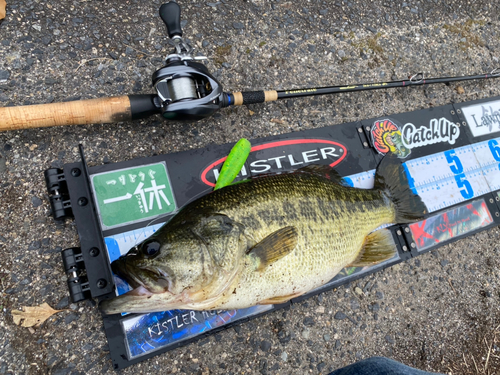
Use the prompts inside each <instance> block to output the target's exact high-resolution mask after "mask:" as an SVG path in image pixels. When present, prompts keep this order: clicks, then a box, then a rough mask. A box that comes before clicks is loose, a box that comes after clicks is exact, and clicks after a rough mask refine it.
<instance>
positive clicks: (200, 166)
mask: <svg viewBox="0 0 500 375" xmlns="http://www.w3.org/2000/svg"><path fill="white" fill-rule="evenodd" d="M497 113H500V98H499V97H497V98H490V99H484V100H480V101H473V102H467V103H460V104H454V105H446V106H442V107H436V108H430V109H425V110H419V111H415V112H409V113H402V114H394V115H389V116H383V117H380V118H374V119H369V120H363V121H360V122H352V123H346V124H341V125H335V126H329V127H324V128H318V129H311V130H305V131H301V132H294V133H289V134H283V135H277V136H272V137H266V138H260V139H254V140H251V144H252V152H251V153H250V156H249V158H248V160H247V162H246V163H245V166H244V167H243V168H242V170H241V173H240V175H239V176H238V178H237V180H238V179H245V178H248V177H254V176H257V175H259V174H266V173H280V172H287V171H292V170H295V169H298V168H300V167H303V166H306V165H309V164H323V165H330V166H331V167H332V168H335V169H336V170H337V171H338V172H339V174H340V175H341V176H343V177H344V178H345V180H346V182H347V183H349V184H350V185H351V186H354V187H358V188H370V187H371V186H373V177H374V172H375V168H376V166H377V165H378V162H379V161H380V160H381V158H382V157H383V154H384V153H386V152H388V151H391V152H393V153H396V154H398V156H399V157H400V158H401V159H402V162H403V165H404V166H405V169H406V171H407V175H408V177H409V180H410V182H411V186H412V189H413V191H414V192H415V193H417V194H419V195H420V196H421V197H422V199H423V200H424V202H425V203H426V205H427V207H428V208H429V211H430V214H429V217H427V218H426V219H425V220H422V221H421V222H419V223H414V224H410V225H393V226H391V227H390V228H389V230H390V231H391V233H392V234H393V238H394V241H395V244H396V250H397V254H396V256H395V257H394V258H393V259H390V260H388V261H386V262H383V263H381V264H378V265H375V266H372V267H363V268H361V267H356V268H355V267H351V268H346V269H344V270H343V271H342V272H341V273H339V275H337V276H336V277H335V278H334V279H333V280H332V281H330V282H329V283H327V284H326V285H324V286H322V287H320V288H318V289H316V290H314V291H311V292H310V293H308V294H307V295H305V296H301V297H300V298H297V299H294V300H292V301H291V302H288V303H285V304H282V305H265V306H258V307H255V308H250V309H244V310H233V311H227V312H193V311H172V312H163V313H152V314H130V315H125V316H120V315H113V316H103V322H104V327H105V330H106V334H107V337H108V341H109V344H110V351H111V357H112V359H113V362H114V366H115V368H116V369H119V368H123V367H126V366H129V365H132V364H134V363H137V362H140V361H142V360H144V359H147V358H150V357H152V356H155V355H157V354H159V353H162V352H165V351H168V350H171V349H173V348H175V347H178V346H181V345H186V344H189V343H190V342H192V341H194V340H198V339H200V338H201V337H203V336H205V335H208V334H213V333H214V332H216V331H217V330H220V329H225V328H227V327H229V326H231V325H232V324H240V323H242V322H244V321H247V320H248V319H253V318H255V317H258V316H260V315H262V314H265V313H268V312H270V311H274V310H276V309H280V308H286V307H287V306H289V305H290V303H295V302H298V301H300V300H303V299H305V298H309V297H310V296H312V295H314V294H317V293H321V292H324V291H326V290H329V289H332V288H336V287H338V286H340V285H343V284H346V283H349V282H351V281H353V280H356V279H358V278H361V277H363V276H365V275H367V274H370V273H373V272H376V271H378V270H381V269H384V268H386V267H389V266H391V265H394V264H396V263H399V262H402V261H404V260H407V259H409V258H410V257H413V256H418V255H420V254H422V253H425V252H427V251H430V250H432V249H435V248H436V247H439V246H442V245H445V244H448V243H450V242H452V241H456V240H457V239H460V238H463V237H465V236H468V235H471V234H474V233H477V232H478V231H481V230H485V229H488V228H490V227H492V226H495V225H498V224H499V223H500V218H499V216H500V214H499V208H500V206H499V201H500V194H499V190H500V168H499V165H500V164H499V163H500V146H499V144H500V123H499V124H497V122H495V121H496V120H497V118H498V119H499V120H500V115H498V116H497ZM474 127H477V128H478V129H480V130H477V129H476V128H474ZM485 129H487V131H485ZM497 138H499V140H498V141H497ZM232 146H233V144H226V145H211V146H208V147H205V148H203V149H197V150H189V151H185V152H179V153H174V154H168V155H158V156H153V157H148V158H142V159H134V160H130V161H124V162H120V163H115V164H106V165H102V166H94V167H90V168H88V176H87V175H86V173H87V172H86V170H87V168H86V164H85V161H84V160H82V162H80V163H72V164H68V165H65V166H64V168H63V170H55V169H50V170H48V171H46V176H47V175H48V176H49V178H48V177H46V179H47V185H48V188H49V194H50V195H51V203H52V207H53V211H54V215H55V216H57V217H59V218H61V217H64V216H67V217H71V216H74V217H75V220H76V222H77V229H78V232H79V236H80V240H81V248H80V249H74V248H72V249H67V250H64V251H63V257H65V267H66V271H67V273H68V276H69V281H68V286H69V287H70V291H71V292H70V293H71V297H72V300H73V301H75V302H76V301H78V300H82V299H84V298H90V297H94V298H95V297H103V296H104V297H106V298H109V297H112V296H114V295H115V294H114V290H115V289H116V290H118V291H119V292H120V293H122V292H125V291H126V290H127V289H126V287H127V286H126V285H123V282H122V281H121V280H119V279H118V278H114V277H112V276H111V271H110V267H109V264H110V262H111V261H112V260H114V259H116V258H117V257H118V256H119V255H120V254H122V253H124V252H126V251H127V250H128V249H129V248H131V247H132V246H133V245H135V244H137V243H138V242H141V241H142V240H143V239H145V238H147V236H149V235H151V234H152V233H153V232H154V231H155V230H157V229H158V228H159V227H161V225H162V223H164V222H165V221H167V220H168V219H169V218H170V217H172V216H173V215H175V213H176V212H177V211H178V210H179V209H180V208H181V207H183V206H184V205H186V204H187V203H189V202H191V201H192V200H194V199H196V198H198V197H200V196H202V195H204V194H207V193H209V192H210V191H212V189H213V186H214V185H215V181H216V177H217V175H218V173H219V171H220V168H221V166H222V164H223V162H224V160H225V157H226V156H227V154H228V153H229V151H230V149H231V148H232ZM82 155H83V152H82ZM75 168H76V169H79V170H81V172H82V173H81V174H78V173H74V172H72V171H74V170H75ZM82 199H83V200H82ZM82 203H85V204H82Z"/></svg>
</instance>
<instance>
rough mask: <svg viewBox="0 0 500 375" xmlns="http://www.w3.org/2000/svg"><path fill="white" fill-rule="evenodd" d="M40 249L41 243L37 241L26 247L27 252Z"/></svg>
mask: <svg viewBox="0 0 500 375" xmlns="http://www.w3.org/2000/svg"><path fill="white" fill-rule="evenodd" d="M41 247H42V242H41V241H38V240H37V241H33V242H32V243H30V245H29V246H28V250H38V249H39V248H41Z"/></svg>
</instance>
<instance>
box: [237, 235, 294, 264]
mask: <svg viewBox="0 0 500 375" xmlns="http://www.w3.org/2000/svg"><path fill="white" fill-rule="evenodd" d="M297 238H298V234H297V230H296V229H295V227H284V228H281V229H279V230H277V231H276V232H273V233H271V234H270V235H269V236H267V237H266V238H264V239H263V240H262V241H260V242H259V243H257V244H256V245H255V246H253V247H252V248H251V249H250V250H249V251H248V252H247V254H248V255H250V256H252V257H254V258H255V260H256V261H257V262H256V263H257V264H256V270H257V271H262V270H263V269H264V268H266V267H267V266H268V265H270V264H272V263H273V262H276V261H277V260H278V259H281V258H283V257H284V256H285V255H288V254H289V253H291V252H292V251H293V249H295V247H296V246H297Z"/></svg>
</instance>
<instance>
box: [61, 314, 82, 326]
mask: <svg viewBox="0 0 500 375" xmlns="http://www.w3.org/2000/svg"><path fill="white" fill-rule="evenodd" d="M78 318H79V316H78V314H76V313H71V314H69V315H67V316H66V317H65V318H64V322H65V323H66V324H70V323H72V322H74V321H75V320H78Z"/></svg>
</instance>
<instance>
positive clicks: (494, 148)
mask: <svg viewBox="0 0 500 375" xmlns="http://www.w3.org/2000/svg"><path fill="white" fill-rule="evenodd" d="M488 146H489V147H490V151H491V153H492V155H493V158H495V160H496V161H498V162H500V147H498V141H497V140H496V139H492V140H490V141H489V142H488ZM498 168H499V169H500V165H499V166H498Z"/></svg>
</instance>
